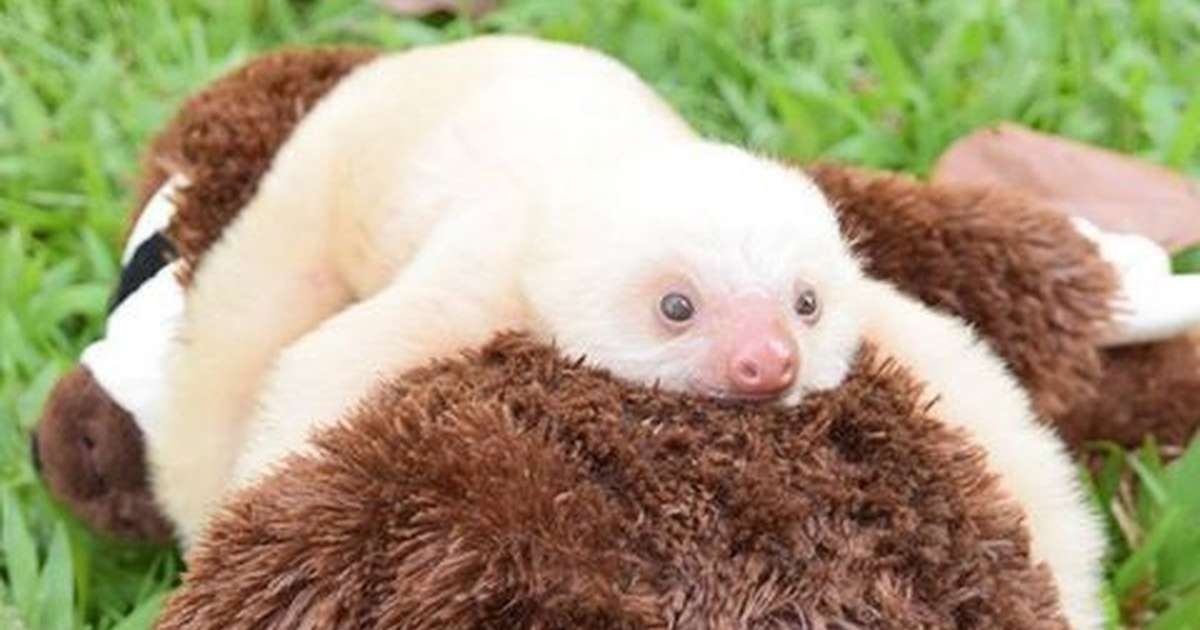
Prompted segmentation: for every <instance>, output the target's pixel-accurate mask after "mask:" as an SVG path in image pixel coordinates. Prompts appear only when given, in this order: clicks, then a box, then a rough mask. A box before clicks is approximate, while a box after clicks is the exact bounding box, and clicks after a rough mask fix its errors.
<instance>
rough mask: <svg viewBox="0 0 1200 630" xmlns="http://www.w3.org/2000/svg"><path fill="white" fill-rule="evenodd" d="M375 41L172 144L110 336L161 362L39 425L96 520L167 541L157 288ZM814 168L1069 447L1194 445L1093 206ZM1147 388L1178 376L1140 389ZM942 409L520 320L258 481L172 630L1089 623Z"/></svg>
mask: <svg viewBox="0 0 1200 630" xmlns="http://www.w3.org/2000/svg"><path fill="white" fill-rule="evenodd" d="M370 57H371V53H370V52H369V51H316V52H296V53H283V54H276V55H270V56H266V57H264V58H261V59H259V60H256V61H255V62H252V63H251V64H249V65H248V66H246V67H245V68H243V69H241V70H239V71H238V72H236V73H234V74H233V75H231V76H230V77H227V78H226V79H223V80H221V81H219V82H217V83H216V84H214V85H213V86H211V87H210V88H209V89H207V90H206V91H204V92H202V93H201V94H200V95H198V96H196V97H195V98H193V99H192V100H191V101H189V102H188V103H187V104H186V105H185V106H184V107H183V109H182V110H181V112H180V114H179V115H178V116H177V117H176V118H175V120H174V121H173V122H172V123H171V124H170V126H169V127H168V129H167V131H166V132H164V133H163V135H161V136H160V137H159V139H158V140H157V141H156V142H155V143H154V145H153V146H152V148H151V150H150V153H149V155H148V158H147V170H146V173H145V175H144V177H143V189H142V190H143V194H142V195H141V198H142V200H143V201H144V203H143V205H144V206H145V207H146V208H147V210H146V212H145V214H144V215H143V216H142V217H141V220H138V221H136V222H135V225H136V226H138V229H135V230H134V231H133V233H132V234H131V239H130V247H129V248H128V249H129V251H130V252H131V255H130V256H128V261H129V263H133V262H134V261H135V260H136V261H141V262H139V263H138V264H128V266H127V270H126V273H125V274H124V275H123V278H122V287H123V288H122V291H121V292H120V293H119V297H118V300H116V302H117V304H116V308H115V309H114V311H113V315H112V319H111V320H110V330H109V333H108V336H106V341H111V342H112V343H113V344H115V345H119V346H121V347H122V348H136V349H137V350H136V353H135V354H136V356H130V359H129V361H130V362H131V365H122V364H121V362H120V361H112V360H107V361H101V360H94V361H92V360H89V357H90V356H99V357H105V356H113V354H112V353H111V352H110V353H107V355H106V352H105V349H104V347H103V344H104V342H101V343H100V346H99V347H98V350H96V351H92V350H91V349H89V352H90V354H85V357H84V362H83V365H82V366H81V367H80V368H77V369H76V370H75V371H74V372H72V373H71V374H69V375H68V376H67V377H64V379H63V380H62V381H61V382H60V384H59V386H58V387H57V388H56V389H55V391H54V392H53V393H52V395H51V399H50V402H49V403H48V404H47V408H46V412H45V415H44V417H43V419H42V421H41V423H40V425H39V428H38V433H37V435H36V436H35V438H34V454H35V457H36V458H37V459H38V460H39V461H40V462H41V470H42V474H43V476H44V478H45V479H46V481H47V483H48V485H49V486H50V487H51V489H52V491H53V492H54V493H55V494H56V495H57V496H59V497H60V498H62V499H63V500H64V501H65V502H66V503H67V504H68V505H69V506H71V507H72V508H73V509H75V511H76V512H77V513H79V514H80V515H81V516H83V517H84V518H85V519H86V520H88V521H89V522H90V523H92V524H93V525H95V526H96V527H98V528H100V529H102V530H105V531H109V532H113V533H116V534H118V535H123V536H126V537H134V538H140V539H156V540H163V539H164V538H165V537H166V536H167V535H168V533H169V525H168V524H167V523H166V522H165V521H164V519H163V518H162V517H161V515H160V514H159V513H158V512H157V511H156V510H155V509H154V500H153V498H152V497H151V496H150V494H149V491H148V489H147V488H148V486H147V484H146V479H145V474H146V471H145V466H144V454H143V449H142V443H141V435H142V427H141V426H140V425H139V423H140V422H148V421H153V418H154V413H155V405H156V404H157V403H156V400H155V392H154V387H153V384H154V383H155V382H156V381H155V378H159V379H161V371H160V370H161V356H160V352H161V349H160V348H159V347H158V346H156V345H155V344H154V343H139V342H138V339H137V335H129V334H128V331H130V330H133V331H136V330H145V331H146V332H147V333H148V334H149V333H154V332H157V331H159V329H153V328H145V327H141V326H136V325H127V324H125V322H139V321H141V319H140V318H139V317H138V313H140V312H141V311H140V310H139V308H138V306H139V305H142V304H150V305H156V306H154V308H149V309H148V310H152V311H154V312H158V313H160V314H162V315H163V318H162V320H161V321H160V322H159V324H160V328H161V326H166V327H168V328H169V326H170V317H171V313H172V312H173V311H172V310H171V304H173V303H175V302H173V300H174V299H177V298H178V297H179V296H182V295H183V292H185V291H186V287H187V283H188V281H189V278H190V275H189V273H190V270H191V269H192V268H194V266H195V265H196V264H197V262H198V261H199V260H200V259H201V258H202V257H203V255H204V253H205V252H206V251H207V249H208V248H209V247H210V246H211V245H212V244H214V243H215V242H216V241H217V240H219V238H220V234H221V230H222V228H223V227H224V226H225V225H226V224H227V223H228V222H229V221H230V220H232V218H233V217H234V216H236V214H237V212H238V211H239V209H240V208H241V207H242V206H243V205H244V203H245V202H246V201H247V199H248V198H249V196H250V195H251V194H252V192H253V190H254V187H255V185H256V183H257V181H258V179H259V177H260V176H261V175H262V173H263V172H264V171H265V169H266V168H267V167H268V166H269V164H270V160H271V157H272V155H273V154H274V152H275V150H276V149H277V148H278V147H279V145H280V144H281V143H282V142H283V141H284V140H285V139H286V137H287V135H288V133H289V132H290V130H291V129H292V127H293V126H294V125H295V124H296V122H297V121H298V120H299V119H300V118H301V117H302V116H303V115H304V112H306V111H307V110H308V109H309V108H311V106H312V105H313V103H314V102H315V101H316V100H317V99H319V98H320V97H321V95H323V94H324V93H325V92H326V91H327V90H328V89H330V88H331V87H332V86H333V85H335V84H336V83H337V81H338V80H339V79H340V78H342V77H343V76H345V74H346V73H347V72H349V71H350V70H352V69H353V67H354V66H355V65H357V64H359V63H361V62H362V61H364V60H366V59H369V58H370ZM810 172H811V174H812V175H813V176H814V177H815V178H816V179H817V181H818V183H819V184H820V185H821V186H822V188H823V189H824V190H825V191H826V193H827V194H828V195H829V196H830V197H831V198H832V199H834V200H835V201H836V202H837V205H838V208H839V213H840V219H841V221H842V224H843V228H844V231H845V233H846V234H847V235H848V236H849V237H851V238H853V239H854V242H855V244H856V248H857V249H858V251H859V253H861V254H862V255H863V256H864V259H865V260H866V262H867V268H868V270H869V271H870V272H871V273H872V274H874V275H876V276H878V277H880V278H883V279H886V280H889V281H891V282H894V283H896V284H897V285H898V286H900V287H901V288H902V289H903V290H905V291H907V292H909V293H911V294H913V295H915V296H918V297H920V298H921V299H922V300H924V301H925V302H926V303H928V304H930V305H931V306H933V307H935V308H939V309H943V310H946V311H949V312H952V313H954V314H957V315H959V316H962V317H963V318H965V319H967V320H968V321H971V322H972V323H973V324H974V325H975V326H976V327H977V329H978V330H979V332H980V333H981V334H982V336H983V337H985V338H986V339H987V340H988V341H989V342H990V343H991V344H992V345H993V347H994V348H995V349H996V350H997V351H998V352H999V353H1000V354H1001V355H1002V356H1003V357H1004V358H1005V359H1006V360H1007V361H1008V362H1009V365H1010V366H1011V367H1012V369H1013V371H1014V372H1015V373H1016V374H1017V376H1018V377H1019V378H1020V380H1021V381H1022V383H1023V384H1024V385H1025V386H1026V387H1027V388H1028V389H1029V391H1030V392H1031V394H1032V396H1033V399H1034V401H1035V405H1036V406H1037V408H1038V410H1039V412H1040V413H1041V414H1042V415H1043V417H1045V418H1046V419H1047V420H1048V421H1050V422H1052V423H1054V424H1055V425H1056V426H1057V427H1058V428H1059V429H1060V431H1061V432H1062V434H1063V435H1064V436H1065V437H1066V438H1067V439H1068V440H1069V441H1070V442H1071V443H1073V444H1079V443H1081V442H1083V441H1085V440H1088V439H1097V438H1113V439H1118V440H1120V441H1123V442H1126V443H1132V442H1136V441H1138V440H1140V439H1141V438H1142V437H1143V436H1144V435H1147V434H1149V433H1158V434H1159V435H1160V436H1162V437H1164V438H1165V439H1168V440H1171V441H1182V440H1183V439H1186V437H1187V436H1188V435H1190V433H1191V432H1192V430H1193V429H1194V427H1195V422H1196V418H1195V417H1194V416H1193V415H1192V414H1191V411H1192V409H1195V407H1194V406H1192V407H1191V408H1187V407H1182V406H1171V405H1168V404H1166V403H1167V402H1169V400H1172V399H1173V400H1178V399H1179V398H1180V397H1181V396H1182V397H1187V396H1190V397H1191V398H1186V399H1187V400H1200V369H1198V368H1200V362H1198V359H1197V357H1196V353H1195V347H1194V346H1193V342H1192V341H1191V340H1190V339H1188V338H1186V337H1184V336H1177V337H1174V338H1172V339H1169V340H1167V341H1164V342H1157V343H1152V344H1142V345H1137V346H1132V347H1129V348H1126V349H1122V350H1120V351H1105V350H1103V349H1102V348H1101V347H1100V346H1101V342H1102V341H1104V340H1105V337H1106V335H1109V334H1110V333H1109V332H1108V331H1110V330H1111V329H1112V327H1113V326H1112V322H1113V319H1114V318H1113V316H1112V306H1113V303H1114V299H1115V295H1116V291H1117V290H1118V287H1119V286H1120V283H1121V278H1122V276H1120V275H1119V274H1117V273H1116V272H1115V270H1114V268H1113V266H1112V265H1110V264H1109V263H1108V262H1107V261H1106V260H1105V259H1103V258H1102V257H1101V256H1099V255H1098V250H1097V248H1096V247H1095V246H1094V245H1093V244H1092V243H1091V242H1090V241H1089V240H1088V238H1086V237H1085V236H1084V235H1083V234H1082V233H1081V232H1080V231H1079V230H1078V229H1077V228H1076V227H1075V226H1074V225H1072V224H1071V223H1070V222H1069V221H1068V220H1066V219H1065V218H1063V217H1062V216H1060V215H1058V214H1056V213H1054V212H1052V211H1049V210H1047V209H1044V208H1042V207H1040V206H1038V205H1036V204H1032V203H1030V202H1029V201H1028V200H1027V199H1024V198H1021V197H1017V196H1014V195H1011V194H1009V193H1007V192H1002V191H998V190H995V189H986V188H979V187H969V186H951V185H946V186H931V185H926V184H922V183H919V182H916V181H914V180H910V179H907V178H904V177H900V176H894V175H887V174H881V173H871V172H866V171H859V170H854V169H848V168H844V167H840V166H817V167H813V168H812V169H810ZM164 215H165V216H169V219H168V221H167V224H166V225H165V227H164V226H162V225H161V219H156V218H155V217H160V216H164ZM155 235H158V236H155ZM139 256H140V258H139ZM171 296H175V297H174V298H172V297H171ZM127 317H128V318H129V319H126V318H127ZM118 320H119V321H118ZM122 331H124V332H122ZM122 339H126V341H122ZM248 342H252V340H248ZM132 363H136V364H137V365H132ZM156 375H157V376H156ZM917 376H918V377H919V375H917ZM1139 379H1149V381H1150V382H1153V383H1163V384H1165V383H1169V384H1170V385H1171V387H1172V389H1171V390H1170V392H1169V394H1168V393H1167V392H1166V391H1163V390H1161V389H1154V388H1150V390H1149V391H1143V392H1139V395H1138V396H1136V397H1126V396H1125V394H1127V393H1128V392H1129V391H1130V390H1131V389H1132V388H1133V386H1134V385H1135V384H1137V383H1138V382H1139ZM157 382H161V381H157ZM964 386H968V385H964ZM922 401H923V399H922V397H921V393H920V389H919V387H918V386H917V385H916V384H915V382H914V381H913V380H912V379H911V378H910V377H909V376H907V375H905V374H904V373H902V372H900V371H898V370H896V369H894V368H892V367H890V366H888V365H879V364H878V363H877V362H875V361H873V360H872V359H871V352H870V350H869V349H867V350H866V351H865V354H864V355H863V356H862V357H860V359H859V363H858V367H857V368H856V369H855V371H854V373H853V374H852V376H851V378H850V380H849V381H848V382H847V383H846V384H845V385H844V386H843V387H841V388H838V389H837V390H835V391H833V392H830V393H828V394H823V395H820V396H815V397H813V398H812V399H811V400H808V401H806V402H805V404H804V405H803V406H802V407H801V408H800V409H798V410H791V411H782V410H773V411H764V410H761V409H760V410H758V411H757V412H754V413H751V412H749V411H747V410H745V409H741V408H737V407H730V406H725V405H721V404H719V403H715V402H712V401H701V400H698V399H691V398H688V397H684V396H675V395H667V394H663V393H655V392H648V391H644V390H640V389H637V388H632V387H629V386H626V385H621V384H618V383H616V382H614V381H613V380H612V379H609V378H607V377H605V376H604V375H602V374H598V373H595V372H592V371H589V370H586V369H584V368H581V367H580V366H578V365H577V364H574V363H571V362H566V361H564V360H563V359H561V358H559V357H557V356H555V355H554V354H553V353H552V352H551V351H550V350H549V349H546V348H542V347H538V346H535V345H533V344H531V343H529V342H528V341H526V340H523V339H520V338H513V337H507V338H502V339H499V340H497V341H496V342H494V343H493V344H492V345H490V346H489V347H487V348H485V349H482V350H480V351H479V352H477V353H474V354H472V355H470V356H468V357H466V358H464V359H462V360H453V361H445V362H441V363H439V364H438V365H435V366H432V367H430V368H427V369H424V370H419V371H418V372H417V373H415V374H411V375H408V376H406V377H404V378H401V379H398V380H395V381H390V382H389V383H388V384H387V387H385V388H383V389H382V390H381V391H380V393H379V394H378V396H376V397H375V398H374V399H372V400H371V401H369V402H368V404H366V405H364V406H363V408H362V409H360V410H358V411H357V412H356V413H354V414H352V415H351V417H350V418H349V419H348V422H347V425H346V426H344V427H339V428H337V429H334V430H332V431H330V432H328V433H326V434H324V435H322V436H321V437H320V438H319V440H318V444H319V448H318V452H317V454H315V455H312V456H309V457H304V458H296V459H294V460H292V461H290V462H289V463H288V465H287V466H286V467H285V468H284V469H283V470H281V471H280V472H279V473H277V474H276V475H274V476H272V477H271V478H270V479H268V480H266V481H264V482H262V483H260V484H258V485H257V486H255V487H253V488H251V489H250V490H249V491H247V492H245V493H243V494H241V495H239V496H238V497H236V498H235V499H234V500H233V501H232V503H231V505H230V506H229V507H228V509H227V510H226V511H225V512H224V513H223V514H222V515H221V516H220V517H219V518H218V519H217V522H216V523H214V524H213V526H212V527H210V528H209V530H208V533H207V534H206V535H205V537H204V538H203V539H202V540H201V542H200V544H198V545H197V546H196V547H195V548H194V549H193V550H192V552H191V553H190V555H189V558H188V560H189V574H188V576H187V578H186V580H185V585H184V587H183V588H182V590H181V591H180V593H179V594H177V595H176V596H175V597H174V598H173V599H172V602H171V604H170V606H169V607H168V610H167V612H166V614H165V616H164V619H163V620H162V622H161V626H162V627H167V628H174V627H264V626H267V625H271V624H273V625H275V626H278V627H291V626H305V625H314V626H318V627H323V626H325V625H335V622H336V624H344V625H346V626H354V627H357V626H375V625H379V626H384V625H386V626H393V625H406V626H413V627H445V626H455V627H458V626H468V625H479V626H492V627H512V626H527V627H565V626H572V627H581V626H582V627H647V626H656V625H664V626H665V625H671V624H676V625H682V626H692V625H709V626H714V627H716V626H722V627H723V626H727V625H728V626H731V627H762V628H770V627H808V626H813V627H822V626H823V625H825V626H832V627H837V625H838V624H839V623H840V624H849V625H870V626H876V627H878V626H882V627H897V628H900V627H918V626H926V627H928V626H935V627H1011V628H1039V627H1047V628H1049V627H1062V619H1061V611H1060V610H1059V609H1058V603H1057V601H1056V597H1055V594H1054V588H1053V586H1052V585H1051V584H1050V582H1049V581H1048V576H1047V575H1046V573H1045V571H1044V570H1042V569H1039V568H1038V567H1034V566H1031V563H1030V562H1029V561H1028V540H1027V533H1026V532H1025V531H1024V530H1023V528H1022V526H1021V523H1020V516H1019V506H1015V505H1013V504H1012V503H1011V502H1010V501H1009V500H1008V499H1007V498H1006V497H1005V496H1004V495H1003V494H1002V493H1001V492H1000V491H999V489H998V488H997V487H996V483H995V481H994V479H992V478H991V477H990V476H989V475H988V474H987V473H986V470H985V468H984V466H983V465H982V463H981V459H982V458H984V457H986V454H984V453H981V452H979V451H978V450H977V449H976V448H974V447H973V446H972V445H971V444H970V443H969V442H968V441H966V440H965V439H964V437H963V436H962V435H958V434H955V433H953V432H950V431H948V430H947V429H945V428H944V427H942V426H941V425H940V424H938V423H937V422H935V421H933V420H932V419H931V418H929V417H928V416H927V415H926V414H925V407H924V406H923V402H922ZM1148 410H1149V411H1152V412H1154V413H1155V414H1156V415H1154V416H1150V415H1149V414H1148V413H1147V411H1148ZM1152 418H1153V419H1152ZM806 624H807V625H806Z"/></svg>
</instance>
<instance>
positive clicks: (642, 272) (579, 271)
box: [524, 142, 863, 403]
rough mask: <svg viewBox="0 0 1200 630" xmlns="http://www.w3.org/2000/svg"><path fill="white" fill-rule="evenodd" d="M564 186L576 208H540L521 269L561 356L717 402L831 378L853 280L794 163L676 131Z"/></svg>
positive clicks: (811, 386)
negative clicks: (679, 138)
mask: <svg viewBox="0 0 1200 630" xmlns="http://www.w3.org/2000/svg"><path fill="white" fill-rule="evenodd" d="M596 175H600V176H596ZM568 186H569V187H570V190H569V191H568V192H567V193H564V194H562V195H558V196H556V197H555V198H556V199H566V200H567V201H566V203H573V204H576V205H577V207H575V208H572V211H570V212H555V209H554V208H547V209H546V215H545V217H544V218H545V220H544V221H542V222H540V223H539V227H540V229H541V230H542V231H540V232H537V233H535V234H533V235H532V237H533V238H534V239H535V241H534V243H535V244H534V246H533V247H532V248H531V251H532V252H533V254H532V256H533V258H532V260H530V261H528V262H529V264H528V265H527V266H526V269H527V270H528V273H527V274H526V276H525V278H524V282H525V283H526V295H528V296H529V298H530V301H531V306H532V310H533V311H534V313H535V314H536V317H537V318H538V323H539V328H540V330H541V331H542V332H544V333H546V334H548V335H549V336H550V337H551V338H552V339H553V340H554V341H555V342H556V343H557V344H558V345H559V347H560V348H562V349H563V350H564V351H565V352H568V353H570V354H578V355H584V356H586V357H587V358H588V360H589V361H590V362H592V363H594V364H595V365H598V366H600V367H603V368H606V369H608V370H610V371H612V372H613V373H615V374H616V375H618V376H621V377H624V378H628V379H632V380H636V381H639V382H643V383H647V384H654V383H657V384H659V385H660V386H662V387H664V388H667V389H674V390H684V391H694V392H699V393H703V394H709V395H713V396H717V397H721V398H733V399H755V400H758V399H770V400H780V401H784V402H789V403H790V402H795V401H796V400H798V399H799V397H800V396H802V395H803V394H804V393H806V392H808V391H812V390H817V389H825V388H829V387H833V386H835V385H837V384H839V383H840V382H841V381H842V379H843V378H844V376H845V374H846V371H847V369H848V367H849V364H850V361H851V359H852V357H853V354H854V351H855V349H856V348H857V347H858V342H859V332H860V326H861V323H860V321H861V316H860V313H859V311H860V309H861V308H862V305H861V301H860V300H856V299H854V297H853V295H854V292H855V289H856V287H857V286H859V284H860V283H861V281H862V278H863V276H862V272H861V270H860V267H859V265H858V263H857V261H856V260H855V259H854V257H853V255H852V254H851V252H850V248H849V245H848V243H847V242H846V241H845V239H844V238H843V237H842V235H841V232H840V230H839V228H838V224H837V220H836V217H835V215H834V212H833V209H832V208H831V207H830V205H829V203H828V202H827V201H826V200H825V198H824V197H823V196H822V194H821V193H820V191H819V190H818V189H817V188H816V186H815V185H814V184H813V183H812V182H811V181H809V180H808V179H807V178H806V177H805V176H804V175H803V174H801V173H800V172H798V171H796V170H795V169H790V168H786V167H784V166H782V165H780V164H777V163H774V162H772V161H769V160H766V159H762V158H758V157H755V156H752V155H750V154H748V153H746V152H744V151H742V150H739V149H736V148H733V147H728V146H723V145H718V144H714V143H707V142H685V143H680V144H678V145H674V146H671V147H668V148H665V149H663V150H662V151H656V152H654V153H653V154H648V155H638V156H630V159H629V160H627V161H624V162H623V163H621V164H613V165H602V166H600V167H598V168H597V171H596V172H593V173H591V176H589V177H579V178H578V181H575V180H569V181H568V182H567V183H566V184H564V187H568ZM559 203H562V202H561V201H559Z"/></svg>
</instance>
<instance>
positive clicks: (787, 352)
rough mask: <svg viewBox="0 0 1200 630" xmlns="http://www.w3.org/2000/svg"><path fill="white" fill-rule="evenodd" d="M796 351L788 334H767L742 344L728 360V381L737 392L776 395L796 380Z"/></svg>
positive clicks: (797, 358) (754, 394) (793, 342)
mask: <svg viewBox="0 0 1200 630" xmlns="http://www.w3.org/2000/svg"><path fill="white" fill-rule="evenodd" d="M798 362H799V352H798V351H797V349H796V342H795V341H794V340H793V339H791V338H790V337H789V336H784V335H771V336H768V337H765V338H761V339H757V340H754V341H752V342H750V343H747V344H745V345H742V346H741V347H739V348H738V349H737V350H736V351H734V352H733V354H732V356H731V357H730V360H729V366H728V370H729V374H728V376H729V382H730V384H731V385H732V386H733V391H734V392H735V393H737V394H746V395H750V396H765V395H771V394H779V393H781V392H783V391H784V390H786V389H787V388H789V387H791V386H792V383H794V382H795V381H796V367H797V365H796V364H797V363H798Z"/></svg>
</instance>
